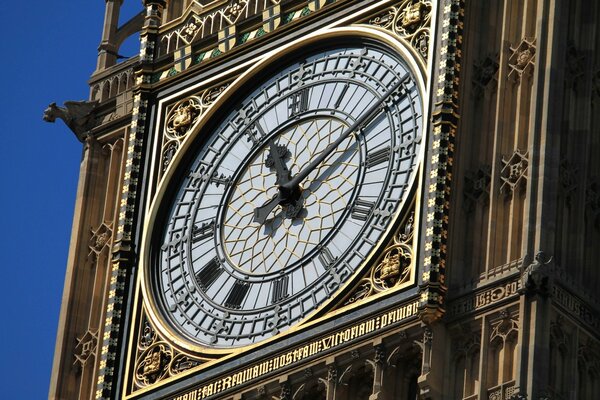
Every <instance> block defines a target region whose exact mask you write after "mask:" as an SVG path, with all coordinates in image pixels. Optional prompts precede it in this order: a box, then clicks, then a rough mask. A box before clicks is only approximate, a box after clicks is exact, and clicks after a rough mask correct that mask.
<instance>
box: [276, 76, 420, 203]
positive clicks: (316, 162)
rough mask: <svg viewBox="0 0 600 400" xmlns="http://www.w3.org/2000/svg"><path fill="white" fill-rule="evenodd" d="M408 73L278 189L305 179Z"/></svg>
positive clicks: (288, 186)
mask: <svg viewBox="0 0 600 400" xmlns="http://www.w3.org/2000/svg"><path fill="white" fill-rule="evenodd" d="M409 77H410V74H408V73H407V74H406V75H404V76H403V77H402V79H400V80H399V81H398V82H396V83H394V84H393V85H392V87H391V88H390V89H389V90H388V91H387V92H385V94H384V95H383V96H381V97H380V98H379V99H378V100H377V101H376V102H375V103H373V104H372V105H371V106H370V107H369V108H368V109H367V111H365V112H364V113H363V114H361V116H360V117H358V118H357V119H356V120H355V121H354V123H353V124H352V125H351V126H350V127H348V128H347V129H346V130H345V131H344V132H343V133H342V134H341V135H340V136H339V137H338V138H337V139H336V140H335V141H334V142H333V143H331V144H330V145H329V146H327V147H326V148H325V150H323V151H322V152H321V153H319V155H318V156H317V157H315V158H314V159H313V160H312V161H311V162H310V164H308V165H307V166H306V167H304V169H303V170H302V171H300V172H298V173H297V174H296V175H295V176H294V177H293V178H292V179H290V180H289V181H288V182H286V183H284V184H282V185H280V186H279V191H280V192H281V191H282V190H285V191H293V190H294V189H295V188H297V187H298V185H300V183H301V182H302V181H303V180H304V179H306V177H307V176H308V174H310V173H311V172H312V170H314V169H315V168H317V167H318V166H319V165H320V164H321V163H322V162H323V161H324V160H325V159H326V158H327V157H329V155H330V154H331V153H332V152H333V151H334V150H335V149H336V148H337V147H338V146H339V145H340V143H342V142H343V141H344V140H346V139H347V138H348V136H350V135H351V134H352V133H354V132H355V131H356V130H357V129H358V128H359V127H360V126H361V125H363V124H364V123H365V122H367V121H368V120H369V119H370V118H371V117H373V116H374V115H375V114H376V113H377V112H378V111H379V108H380V106H381V105H382V104H383V103H384V102H385V100H386V99H387V98H388V97H390V96H391V95H392V93H394V92H395V91H396V90H397V89H398V88H399V87H400V85H402V84H403V83H404V82H405V81H406V80H407V79H408V78H409Z"/></svg>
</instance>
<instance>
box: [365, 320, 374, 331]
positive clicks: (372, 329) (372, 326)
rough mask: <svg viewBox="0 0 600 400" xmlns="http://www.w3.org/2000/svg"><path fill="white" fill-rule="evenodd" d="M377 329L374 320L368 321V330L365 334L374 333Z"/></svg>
mask: <svg viewBox="0 0 600 400" xmlns="http://www.w3.org/2000/svg"><path fill="white" fill-rule="evenodd" d="M375 329H376V328H375V321H374V320H372V319H370V320H368V321H367V326H366V329H365V333H370V332H373V331H374V330H375Z"/></svg>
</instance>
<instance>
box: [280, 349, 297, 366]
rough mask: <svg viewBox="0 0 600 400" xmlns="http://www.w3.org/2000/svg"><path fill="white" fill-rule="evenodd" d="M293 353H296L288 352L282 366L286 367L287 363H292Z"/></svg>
mask: <svg viewBox="0 0 600 400" xmlns="http://www.w3.org/2000/svg"><path fill="white" fill-rule="evenodd" d="M293 355H294V354H293V353H292V352H289V353H287V354H286V356H285V361H284V362H282V363H281V366H282V367H284V366H286V365H290V364H291V363H292V357H293Z"/></svg>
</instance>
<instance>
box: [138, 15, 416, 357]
mask: <svg viewBox="0 0 600 400" xmlns="http://www.w3.org/2000/svg"><path fill="white" fill-rule="evenodd" d="M352 36H354V37H361V38H365V37H366V38H371V39H374V40H376V41H379V42H382V43H384V44H386V45H388V46H389V47H390V48H392V49H394V50H395V51H397V52H398V54H399V55H400V56H402V57H403V59H404V60H405V61H406V63H407V64H408V67H409V68H410V69H411V71H412V73H413V74H414V76H415V79H416V82H417V85H418V87H419V91H420V94H421V99H422V101H423V100H424V99H425V98H426V96H425V93H426V91H425V83H424V76H425V66H424V64H423V61H422V60H421V59H420V57H418V56H417V55H416V54H415V52H414V50H413V49H412V48H411V47H410V45H409V44H407V43H404V42H403V41H402V40H401V39H398V38H397V37H395V36H394V35H392V34H390V33H389V32H387V31H385V30H383V29H378V28H373V27H363V26H359V27H351V28H333V29H327V30H320V31H317V32H315V33H313V34H311V35H309V36H307V37H305V38H303V39H301V40H297V41H294V42H291V43H290V44H289V45H287V46H285V47H284V48H282V49H280V50H277V51H273V52H271V53H269V54H266V55H265V57H264V58H263V59H262V60H260V61H259V62H258V63H256V65H254V66H253V67H251V68H250V69H249V70H248V71H247V72H246V73H244V74H243V75H242V76H240V77H239V78H238V79H236V81H234V82H233V83H232V84H231V86H229V87H228V88H227V89H226V90H225V91H224V92H223V94H222V95H221V96H220V97H219V99H218V100H217V101H216V102H215V103H214V104H213V105H212V106H210V107H209V108H208V109H207V110H206V112H205V113H204V114H203V115H202V117H201V119H200V120H199V121H198V125H197V126H196V128H195V129H194V131H193V132H190V134H189V136H188V137H187V138H186V139H185V141H184V142H183V143H182V145H181V151H179V153H178V155H177V156H176V158H175V159H174V160H173V162H172V163H171V165H170V166H169V167H168V168H167V170H166V171H165V175H164V178H163V181H162V182H161V183H160V184H159V187H158V190H157V194H156V196H155V198H154V200H153V201H152V204H151V206H150V213H149V216H148V218H146V221H145V224H144V230H143V239H142V247H141V253H140V254H141V264H140V275H139V277H138V288H139V289H140V290H141V292H140V293H141V295H142V300H141V301H143V302H144V305H145V308H146V310H147V313H148V318H149V319H150V320H151V322H152V323H153V324H154V326H155V327H156V328H157V330H158V331H159V332H160V333H161V334H162V335H163V336H164V337H166V338H168V340H169V341H170V342H172V343H173V344H174V345H175V346H177V347H180V348H182V349H184V350H186V351H190V352H193V353H196V354H198V355H211V356H227V355H230V354H232V351H231V350H227V349H210V348H207V347H204V346H199V345H197V344H193V343H190V342H189V341H187V340H185V339H183V338H181V337H180V336H178V335H177V333H176V332H174V331H173V330H172V328H170V327H169V325H168V323H166V322H165V321H163V319H162V317H161V316H160V311H159V309H158V307H157V305H156V303H155V302H154V300H153V298H152V296H151V295H150V294H151V289H150V282H149V279H150V278H149V275H150V263H149V260H150V240H151V237H152V227H153V226H154V222H155V220H156V216H157V213H158V209H159V207H160V204H161V202H162V199H163V198H164V196H165V192H166V187H167V185H166V183H167V182H168V181H169V180H170V179H172V178H173V176H174V174H175V171H176V170H177V167H178V165H179V164H180V163H181V160H182V157H183V154H185V153H186V152H187V151H188V150H189V148H190V146H191V144H192V143H193V142H194V140H195V139H196V138H197V137H198V135H199V134H200V132H201V131H202V127H203V126H204V125H206V123H207V121H209V120H210V119H211V118H212V117H213V116H215V115H216V114H217V113H218V112H219V110H220V108H221V106H222V105H223V103H224V102H225V101H226V100H227V99H228V98H230V97H231V96H233V95H235V94H236V92H237V91H238V90H239V89H240V88H241V87H242V86H243V85H245V84H247V83H248V82H249V81H250V80H251V79H252V78H253V77H254V76H256V74H258V73H259V72H260V71H261V70H262V69H264V68H265V67H266V66H268V65H269V63H270V62H272V60H273V59H275V58H277V59H278V58H281V57H284V56H285V55H287V54H290V53H292V52H295V51H297V50H299V49H302V48H305V47H306V46H310V45H311V44H313V43H316V42H317V41H320V40H324V39H331V38H334V39H335V38H341V37H352ZM427 107H428V104H427V102H423V104H422V109H423V121H422V126H423V131H424V132H425V128H426V116H427V115H428V108H427ZM425 147H426V146H425V145H422V146H421V149H420V153H421V154H420V155H419V161H418V162H419V164H422V160H423V153H424V150H425ZM418 176H420V168H419V169H418V170H417V171H415V173H414V174H413V176H412V178H411V184H410V187H411V188H414V184H415V181H417V177H418ZM411 190H412V189H411ZM407 197H408V196H407ZM410 203H411V201H409V199H407V198H405V199H404V202H403V204H402V205H401V207H399V211H398V212H397V214H396V215H395V216H394V220H395V221H396V220H397V219H398V218H399V217H400V215H402V213H404V212H405V211H406V209H407V204H408V205H410ZM394 227H395V223H393V224H390V226H389V227H388V229H387V230H386V232H385V234H384V236H385V237H389V235H390V233H391V231H392V229H393V228H394ZM382 245H385V243H380V245H378V246H376V247H375V248H374V249H373V250H372V251H371V253H370V254H369V255H368V257H367V259H366V261H365V263H364V265H367V264H370V263H372V262H373V260H374V259H375V258H376V257H378V254H377V250H379V248H380V247H381V246H382ZM363 269H364V268H359V269H358V271H357V272H356V273H355V275H353V277H351V278H350V279H349V280H348V282H353V281H355V277H356V275H357V274H359V273H362V270H363ZM412 283H414V279H413V282H412ZM395 291H396V290H394V291H393V292H395ZM336 299H337V297H336ZM331 301H332V300H330V301H328V302H326V303H325V304H323V305H322V306H321V307H320V309H319V310H317V311H316V312H315V313H319V312H322V310H323V309H326V308H327V307H328V306H330V305H331ZM136 302H137V299H136ZM136 308H139V307H136ZM315 313H313V314H311V315H309V316H308V317H307V318H306V319H305V322H304V323H301V324H299V325H298V326H296V327H292V328H291V329H288V330H287V331H285V332H283V333H281V334H280V335H278V336H276V337H273V338H270V339H267V340H266V341H263V342H261V343H257V344H253V345H249V346H246V347H240V348H236V349H235V350H234V351H233V353H234V354H239V353H241V352H246V351H248V350H250V349H253V348H256V347H258V346H264V345H265V344H268V343H270V342H272V341H274V340H279V339H280V338H281V337H284V336H286V335H288V334H290V333H292V332H297V331H298V330H304V329H307V328H308V327H310V326H312V325H314V324H316V323H318V322H319V321H320V320H322V319H323V318H329V317H330V316H331V315H333V314H336V313H337V312H334V313H333V314H330V315H327V316H325V317H322V318H319V319H318V320H311V319H312V318H314V314H315ZM227 358H229V357H227ZM208 364H212V362H211V363H207V364H205V365H208Z"/></svg>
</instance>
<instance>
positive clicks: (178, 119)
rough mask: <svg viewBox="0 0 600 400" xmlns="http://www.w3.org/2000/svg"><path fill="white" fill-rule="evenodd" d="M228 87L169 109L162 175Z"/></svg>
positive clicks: (189, 99) (222, 86)
mask: <svg viewBox="0 0 600 400" xmlns="http://www.w3.org/2000/svg"><path fill="white" fill-rule="evenodd" d="M227 86H229V83H225V84H222V85H219V86H216V87H212V88H209V89H206V90H203V91H202V92H201V93H200V94H199V95H197V96H190V97H187V98H185V99H183V100H180V101H178V102H177V103H175V104H174V105H172V106H171V107H169V108H168V109H167V119H166V121H167V122H166V124H165V130H164V132H163V143H162V149H161V156H160V162H161V169H160V174H161V175H162V173H164V171H165V170H166V169H167V167H168V166H169V165H170V164H171V161H172V160H173V158H174V157H175V154H177V152H178V151H179V148H180V147H181V143H182V142H183V140H184V139H185V138H186V137H187V135H188V133H189V132H190V131H191V129H192V128H193V127H194V125H195V124H196V122H198V120H199V118H200V116H202V114H204V112H205V111H206V110H207V109H208V107H210V105H211V104H212V103H214V102H215V100H216V99H217V98H218V97H219V95H220V94H221V93H223V91H224V90H225V89H226V88H227Z"/></svg>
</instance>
